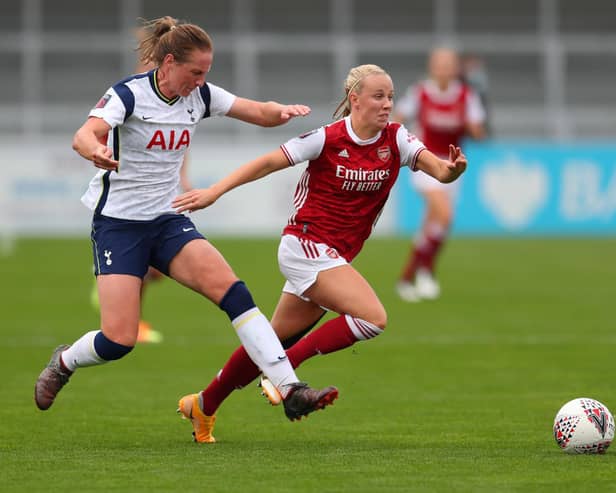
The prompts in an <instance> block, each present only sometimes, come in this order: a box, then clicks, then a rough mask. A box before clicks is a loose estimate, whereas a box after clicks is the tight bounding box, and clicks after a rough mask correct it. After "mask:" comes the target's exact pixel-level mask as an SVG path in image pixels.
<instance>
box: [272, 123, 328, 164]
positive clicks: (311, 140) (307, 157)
mask: <svg viewBox="0 0 616 493" xmlns="http://www.w3.org/2000/svg"><path fill="white" fill-rule="evenodd" d="M324 145H325V128H324V127H321V128H317V129H315V130H312V131H310V132H306V133H305V134H302V135H300V136H298V137H295V138H293V139H291V140H289V141H287V142H286V143H284V144H282V145H281V146H280V148H281V149H282V152H284V154H285V156H286V157H287V159H288V160H289V163H290V164H291V166H293V165H295V164H299V163H302V162H304V161H311V160H313V159H316V158H318V157H319V156H320V155H321V152H322V151H323V146H324Z"/></svg>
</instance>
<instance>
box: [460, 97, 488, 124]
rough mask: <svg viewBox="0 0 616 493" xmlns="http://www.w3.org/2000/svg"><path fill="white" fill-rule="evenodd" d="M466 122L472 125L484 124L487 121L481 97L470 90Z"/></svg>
mask: <svg viewBox="0 0 616 493" xmlns="http://www.w3.org/2000/svg"><path fill="white" fill-rule="evenodd" d="M465 117H466V121H468V122H471V123H484V122H485V120H486V110H485V108H484V107H483V104H482V103H481V99H480V98H479V95H478V94H477V93H476V92H475V91H473V90H470V91H469V92H468V99H467V101H466V115H465Z"/></svg>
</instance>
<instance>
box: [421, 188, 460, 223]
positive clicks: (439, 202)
mask: <svg viewBox="0 0 616 493" xmlns="http://www.w3.org/2000/svg"><path fill="white" fill-rule="evenodd" d="M423 195H424V198H425V200H426V206H427V207H426V214H427V215H428V216H429V217H428V219H429V220H431V221H436V222H438V223H439V224H443V225H448V224H449V223H450V222H451V219H452V216H453V201H452V198H451V196H450V194H449V193H448V192H447V190H445V189H437V188H435V189H431V190H425V191H424V192H423Z"/></svg>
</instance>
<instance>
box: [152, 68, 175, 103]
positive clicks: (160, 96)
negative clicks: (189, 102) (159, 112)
mask: <svg viewBox="0 0 616 493" xmlns="http://www.w3.org/2000/svg"><path fill="white" fill-rule="evenodd" d="M157 73H158V69H157V68H155V69H154V70H150V71H149V72H148V78H149V79H150V86H152V90H153V91H154V94H156V96H158V99H160V100H161V101H163V102H164V103H166V104H168V105H169V106H171V105H172V104H175V103H176V101H177V100H178V99H180V96H176V97H174V98H172V99H169V98H168V97H167V96H165V95H164V94H163V93H162V92H160V89H159V87H158V81H157V80H156V74H157Z"/></svg>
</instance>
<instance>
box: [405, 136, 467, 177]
mask: <svg viewBox="0 0 616 493" xmlns="http://www.w3.org/2000/svg"><path fill="white" fill-rule="evenodd" d="M466 165H467V160H466V156H465V155H464V153H463V152H462V149H460V148H459V147H456V146H454V145H451V144H450V145H449V160H445V159H440V158H439V157H437V156H436V155H434V154H433V153H432V152H430V151H429V150H427V149H424V150H423V151H421V153H420V154H419V156H418V158H417V168H419V169H420V170H422V171H423V172H425V173H428V174H429V175H430V176H433V177H434V178H436V179H437V180H438V181H440V182H442V183H451V182H452V181H455V180H456V179H457V178H458V177H459V176H460V175H461V174H462V173H464V170H466Z"/></svg>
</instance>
